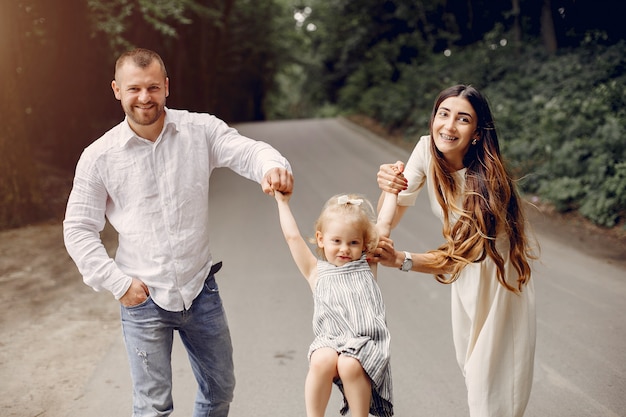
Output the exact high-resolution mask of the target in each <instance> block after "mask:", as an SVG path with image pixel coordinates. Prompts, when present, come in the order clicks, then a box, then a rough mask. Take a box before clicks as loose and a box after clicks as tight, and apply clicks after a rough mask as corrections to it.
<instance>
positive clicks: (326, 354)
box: [304, 348, 338, 417]
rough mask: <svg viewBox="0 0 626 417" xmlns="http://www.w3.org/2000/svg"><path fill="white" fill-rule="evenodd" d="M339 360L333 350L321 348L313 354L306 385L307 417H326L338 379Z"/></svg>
mask: <svg viewBox="0 0 626 417" xmlns="http://www.w3.org/2000/svg"><path fill="white" fill-rule="evenodd" d="M337 358H338V355H337V352H335V350H334V349H331V348H320V349H317V350H316V351H315V352H313V354H311V361H310V364H309V373H308V374H307V376H306V382H305V384H304V398H305V402H306V415H307V417H324V413H325V411H326V406H327V405H328V400H329V399H330V393H331V390H332V388H333V380H334V379H335V378H336V377H337Z"/></svg>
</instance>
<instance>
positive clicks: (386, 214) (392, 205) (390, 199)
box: [376, 191, 398, 237]
mask: <svg viewBox="0 0 626 417" xmlns="http://www.w3.org/2000/svg"><path fill="white" fill-rule="evenodd" d="M381 199H382V202H381V205H380V210H379V211H378V219H377V221H376V230H378V235H379V236H382V237H389V236H390V235H391V226H392V222H393V218H394V216H395V215H396V208H397V206H398V195H397V194H393V193H388V192H386V191H383V195H382V197H381Z"/></svg>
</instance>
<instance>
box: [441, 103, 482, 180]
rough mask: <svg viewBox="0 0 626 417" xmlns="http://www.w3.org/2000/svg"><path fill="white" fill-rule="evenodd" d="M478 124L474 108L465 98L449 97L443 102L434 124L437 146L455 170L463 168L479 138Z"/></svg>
mask: <svg viewBox="0 0 626 417" xmlns="http://www.w3.org/2000/svg"><path fill="white" fill-rule="evenodd" d="M477 125H478V122H477V117H476V112H475V111H474V108H473V107H472V105H471V104H470V102H469V101H467V100H466V99H464V98H461V97H448V98H447V99H445V100H444V101H442V102H441V104H440V105H439V107H438V108H437V112H436V113H435V118H434V119H433V123H432V131H433V132H432V134H433V140H434V141H435V146H436V147H437V149H438V150H439V152H441V153H442V154H443V157H444V159H445V160H446V162H448V163H449V164H450V165H451V166H452V167H453V168H455V169H457V170H458V169H462V168H463V158H464V157H465V154H466V153H467V150H468V149H469V147H470V146H471V143H472V140H474V138H476V139H479V138H478V134H477V133H476V128H477Z"/></svg>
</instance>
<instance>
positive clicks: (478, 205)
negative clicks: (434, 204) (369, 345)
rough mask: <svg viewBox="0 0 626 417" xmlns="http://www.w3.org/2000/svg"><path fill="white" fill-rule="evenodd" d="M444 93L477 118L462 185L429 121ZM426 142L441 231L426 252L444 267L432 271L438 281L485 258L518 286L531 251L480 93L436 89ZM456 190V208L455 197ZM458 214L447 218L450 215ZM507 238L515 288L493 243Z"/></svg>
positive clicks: (527, 270) (515, 194) (466, 89)
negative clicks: (515, 276)
mask: <svg viewBox="0 0 626 417" xmlns="http://www.w3.org/2000/svg"><path fill="white" fill-rule="evenodd" d="M449 97H462V98H464V99H466V100H468V101H469V102H470V104H471V105H472V107H473V108H474V111H475V112H476V116H477V118H478V124H477V133H478V135H479V136H478V137H479V140H478V141H477V143H476V144H475V145H470V148H469V150H468V152H467V154H466V155H465V158H464V160H463V163H464V166H465V167H466V168H467V171H466V174H465V188H464V190H461V189H459V184H458V183H457V182H456V180H455V177H454V169H452V167H451V166H450V165H449V164H448V163H447V162H446V161H445V159H444V158H443V155H442V154H441V153H440V152H439V150H437V148H436V147H435V142H434V140H433V132H432V124H433V120H434V118H435V115H436V114H437V110H438V109H439V105H440V104H441V102H442V101H444V100H445V99H447V98H449ZM430 136H431V140H430V146H431V151H432V154H433V156H434V163H433V172H432V173H431V175H433V178H434V184H435V189H436V190H437V200H438V201H439V205H440V206H441V207H442V209H443V235H444V237H445V239H446V243H444V244H443V245H442V246H440V247H439V248H438V249H437V250H434V251H431V252H430V253H432V254H434V255H435V261H433V264H432V266H434V267H448V268H450V269H451V271H452V272H451V273H450V274H449V276H448V277H446V276H445V275H443V274H438V275H436V278H437V280H438V281H439V282H442V283H446V284H449V283H452V282H454V281H456V280H457V279H458V277H459V275H460V273H461V270H462V269H463V268H464V267H465V266H466V265H468V264H470V263H473V262H481V261H483V260H484V259H485V258H486V257H490V258H491V259H492V260H493V261H494V263H495V264H496V267H497V275H498V281H499V282H500V283H501V284H502V285H503V286H505V287H506V288H507V289H508V290H510V291H513V292H518V291H522V287H523V285H524V284H525V283H526V282H527V281H528V280H529V279H530V275H531V271H530V265H529V259H534V258H535V256H534V255H533V253H532V250H531V249H530V246H529V243H528V239H527V237H526V232H525V218H524V213H523V210H522V208H521V204H520V203H521V199H520V197H519V194H518V192H517V189H516V187H515V184H514V182H513V180H512V179H511V177H510V175H509V174H508V172H507V170H506V168H505V166H504V163H503V161H502V156H501V154H500V146H499V144H498V136H497V134H496V129H495V124H494V120H493V117H492V114H491V110H490V109H489V104H488V102H487V100H486V98H485V97H484V96H483V95H482V94H481V93H480V92H479V91H478V90H476V89H475V88H473V87H471V86H465V85H457V86H454V87H450V88H448V89H446V90H444V91H442V92H441V93H440V94H439V97H438V98H437V100H436V101H435V104H434V106H433V111H432V115H431V118H430ZM460 193H463V194H462V200H461V201H462V207H458V204H456V202H457V201H458V196H459V194H460ZM452 215H454V217H455V218H458V219H457V220H456V222H451V216H452ZM501 233H504V234H505V235H506V236H507V237H508V242H509V256H510V262H511V263H512V264H513V266H514V267H515V270H516V271H517V273H518V279H517V288H515V287H513V286H512V285H510V284H509V283H508V282H507V280H506V276H505V269H504V258H503V257H502V255H501V254H500V253H499V252H498V249H497V247H496V237H497V235H498V234H501Z"/></svg>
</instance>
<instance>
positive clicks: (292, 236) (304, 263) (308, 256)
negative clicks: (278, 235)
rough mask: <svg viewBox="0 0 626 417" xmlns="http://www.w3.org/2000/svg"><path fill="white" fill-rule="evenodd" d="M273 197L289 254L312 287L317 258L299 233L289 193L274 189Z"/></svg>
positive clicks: (313, 285)
mask: <svg viewBox="0 0 626 417" xmlns="http://www.w3.org/2000/svg"><path fill="white" fill-rule="evenodd" d="M274 197H275V198H276V203H277V204H278V216H279V220H280V227H281V229H282V230H283V235H284V236H285V241H286V242H287V246H289V250H290V251H291V256H292V257H293V260H294V261H295V263H296V265H297V266H298V269H299V270H300V272H301V273H302V275H304V277H305V278H306V280H307V281H308V282H309V285H310V286H311V289H313V288H314V287H315V282H314V281H315V278H316V276H317V274H316V271H317V258H316V257H315V255H314V254H313V252H311V249H310V248H309V246H308V245H307V243H306V241H305V240H304V238H303V237H302V235H301V234H300V230H299V229H298V224H297V223H296V219H295V218H294V217H293V214H292V213H291V209H290V207H289V198H290V197H291V194H283V193H281V192H280V191H274Z"/></svg>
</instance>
